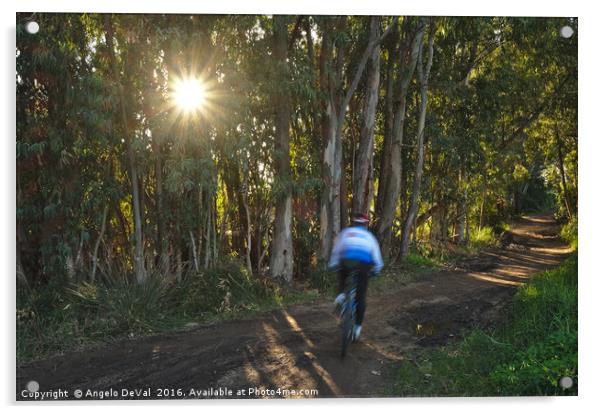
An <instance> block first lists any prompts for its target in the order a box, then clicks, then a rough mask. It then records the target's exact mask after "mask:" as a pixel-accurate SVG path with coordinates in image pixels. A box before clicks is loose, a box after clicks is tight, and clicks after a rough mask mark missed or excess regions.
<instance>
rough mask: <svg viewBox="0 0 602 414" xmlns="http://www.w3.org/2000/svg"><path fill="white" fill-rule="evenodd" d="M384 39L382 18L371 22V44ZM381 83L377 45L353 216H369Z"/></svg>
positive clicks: (370, 64)
mask: <svg viewBox="0 0 602 414" xmlns="http://www.w3.org/2000/svg"><path fill="white" fill-rule="evenodd" d="M379 37H380V24H379V19H378V18H375V17H373V18H372V19H371V20H370V40H369V41H370V42H375V41H376V40H377V39H378V38H379ZM379 84H380V46H379V45H376V46H375V47H374V50H373V51H372V55H371V56H370V60H369V62H368V70H367V79H366V98H365V100H364V110H363V123H362V131H361V134H360V143H359V151H358V152H357V160H356V162H355V168H354V171H353V173H354V174H353V214H358V213H362V214H368V212H369V210H370V205H371V204H372V197H373V193H374V190H373V180H372V177H373V174H374V166H373V157H374V123H375V120H376V107H377V105H378V92H379Z"/></svg>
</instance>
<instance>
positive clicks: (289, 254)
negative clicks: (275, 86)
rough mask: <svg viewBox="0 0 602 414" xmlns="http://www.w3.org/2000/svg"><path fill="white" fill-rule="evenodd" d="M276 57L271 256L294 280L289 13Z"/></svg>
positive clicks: (280, 26)
mask: <svg viewBox="0 0 602 414" xmlns="http://www.w3.org/2000/svg"><path fill="white" fill-rule="evenodd" d="M273 40H274V59H275V65H276V66H277V67H278V69H279V70H278V72H279V75H280V76H278V79H279V81H280V85H281V88H280V90H279V91H277V92H276V96H274V102H275V104H276V114H275V115H276V143H275V148H274V151H275V154H274V155H275V156H274V158H275V161H276V166H275V167H276V168H275V172H276V180H277V181H279V184H280V185H278V186H277V188H278V193H277V194H276V210H275V215H276V217H275V222H274V236H273V239H272V251H271V255H270V273H271V276H272V277H273V278H279V279H283V280H284V281H286V282H287V283H290V282H291V281H292V279H293V237H292V221H293V211H292V182H291V180H292V174H291V166H290V148H289V145H290V144H289V139H290V138H289V118H290V97H289V91H288V81H289V71H288V68H287V65H288V63H287V43H286V40H287V24H286V17H285V16H274V38H273Z"/></svg>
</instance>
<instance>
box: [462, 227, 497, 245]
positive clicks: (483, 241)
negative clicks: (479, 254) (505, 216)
mask: <svg viewBox="0 0 602 414" xmlns="http://www.w3.org/2000/svg"><path fill="white" fill-rule="evenodd" d="M469 243H470V247H472V248H475V249H480V248H483V247H490V246H495V245H497V243H498V238H497V235H496V234H495V231H494V230H493V227H490V226H484V227H481V228H480V229H476V230H474V231H473V232H472V234H471V235H470V242H469Z"/></svg>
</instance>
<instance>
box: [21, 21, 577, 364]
mask: <svg viewBox="0 0 602 414" xmlns="http://www.w3.org/2000/svg"><path fill="white" fill-rule="evenodd" d="M33 21H35V22H36V23H37V25H38V26H39V30H34V31H32V30H30V28H31V26H30V25H29V23H30V22H33ZM577 37H578V36H577V19H576V18H533V17H530V18H519V17H428V16H427V17H421V16H323V15H300V16H287V15H273V16H270V15H176V14H170V15H161V14H135V15H134V14H132V15H129V14H112V15H110V14H86V13H84V14H60V13H33V14H32V13H18V14H17V42H16V68H17V73H16V89H17V95H16V111H17V112H16V119H17V123H16V125H17V129H16V131H17V136H16V166H17V181H16V195H17V208H16V212H17V217H16V225H17V232H16V233H17V238H16V245H17V249H16V251H17V258H16V263H17V269H16V273H17V328H18V330H20V331H22V332H24V333H23V334H22V335H23V338H22V340H21V339H19V338H18V341H17V342H18V344H19V346H18V348H20V351H19V354H20V355H21V356H22V357H23V358H31V357H32V356H33V355H35V354H39V353H40V352H46V351H56V350H57V349H58V345H56V342H57V341H61V340H64V338H58V337H59V336H62V335H63V334H62V333H61V332H63V331H62V330H61V329H67V328H64V327H65V326H67V325H68V326H69V328H68V330H69V333H70V335H72V334H73V332H75V331H77V332H80V334H79V335H80V336H94V335H96V334H97V332H99V331H102V332H106V331H110V332H112V333H114V334H117V333H120V332H131V331H134V330H136V329H140V330H144V331H149V330H150V331H152V330H154V329H156V326H155V325H152V324H150V322H148V321H147V320H145V319H144V317H145V316H141V315H149V314H151V313H153V312H154V313H158V312H164V313H165V314H168V313H169V312H168V311H167V310H165V309H172V308H175V307H179V308H178V309H181V311H178V312H180V313H182V312H183V313H184V314H186V315H189V316H190V315H194V316H199V315H206V314H209V313H213V314H215V313H222V312H225V311H227V310H229V309H233V308H236V307H242V308H244V307H245V306H246V307H251V306H252V305H253V304H254V302H256V298H258V297H264V296H265V295H267V293H266V292H274V291H277V292H280V293H278V294H279V295H282V294H284V293H283V292H295V291H302V290H304V289H309V288H316V289H323V288H324V286H326V285H328V284H329V283H332V282H331V281H330V279H334V276H333V275H332V274H328V273H327V272H326V271H325V264H326V261H327V259H328V257H329V255H330V252H331V249H332V245H333V240H334V239H335V237H336V236H337V234H338V233H339V232H340V231H341V229H342V228H344V227H345V226H347V225H349V224H350V218H351V217H352V216H353V214H356V213H365V214H369V215H370V217H371V223H370V229H371V230H372V231H373V233H374V234H375V235H376V237H377V239H378V241H379V243H380V246H381V250H382V254H383V258H384V261H385V265H386V266H392V265H402V264H403V263H406V262H407V261H408V260H409V259H411V260H414V261H416V260H418V259H417V258H419V257H424V258H426V257H435V256H437V255H442V254H445V252H449V251H452V250H454V249H455V250H457V249H461V248H464V249H466V250H468V249H474V248H478V247H479V246H483V245H487V244H488V243H494V242H495V240H498V239H499V237H503V234H504V231H505V230H507V223H509V222H510V220H512V219H513V218H516V217H519V216H520V215H521V214H524V213H527V212H540V211H547V212H554V215H555V217H556V219H557V220H558V221H559V222H560V223H562V224H563V225H564V228H563V232H564V233H574V234H576V229H577V213H578V211H577V205H578V186H577V183H578V176H577V172H578V163H577V161H578V160H577V147H578V140H577ZM567 237H570V236H567ZM165 292H168V294H167V293H165ZM155 296H156V297H155ZM166 298H167V299H166ZM154 301H156V302H161V305H160V306H159V305H157V306H158V307H157V309H160V311H154V310H153V309H154V308H152V307H151V306H153V305H152V304H153V303H155V302H154ZM165 301H168V302H169V303H168V304H167V305H166V304H165V303H164V302H165ZM73 309H77V311H73V313H70V312H71V311H72V310H73ZM140 309H142V310H140ZM111 310H113V311H114V314H115V316H114V320H112V319H111V317H107V318H106V319H105V318H104V317H103V318H98V314H99V313H102V314H103V315H108V314H110V312H111ZM57 315H58V316H57ZM94 315H96V316H94ZM164 316H165V315H164ZM165 317H167V316H165ZM50 321H54V322H50ZM100 325H102V327H99V326H100ZM57 326H60V327H63V328H61V329H59V328H57ZM52 327H54V328H52ZM49 329H51V330H52V332H48V330H49ZM82 332H86V333H85V334H84V333H82ZM29 336H31V338H30V339H27V338H26V337H29ZM75 341H76V342H77V341H79V339H77V340H75Z"/></svg>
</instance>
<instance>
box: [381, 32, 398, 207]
mask: <svg viewBox="0 0 602 414" xmlns="http://www.w3.org/2000/svg"><path fill="white" fill-rule="evenodd" d="M393 34H394V36H393V38H394V40H393V41H392V42H391V43H390V44H389V47H388V50H387V51H388V57H387V90H386V94H385V133H384V141H383V147H382V149H381V154H380V168H379V176H378V192H377V195H376V215H377V217H379V218H380V216H381V214H382V209H383V204H384V199H385V188H387V179H388V177H389V174H388V169H387V167H388V165H389V164H390V162H391V146H392V142H393V119H394V116H395V113H394V110H393V95H394V94H396V90H395V87H394V85H395V84H396V81H395V70H394V69H395V62H396V61H397V57H398V53H399V49H398V41H397V39H396V38H395V35H396V34H397V29H396V28H395V30H394V32H393Z"/></svg>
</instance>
